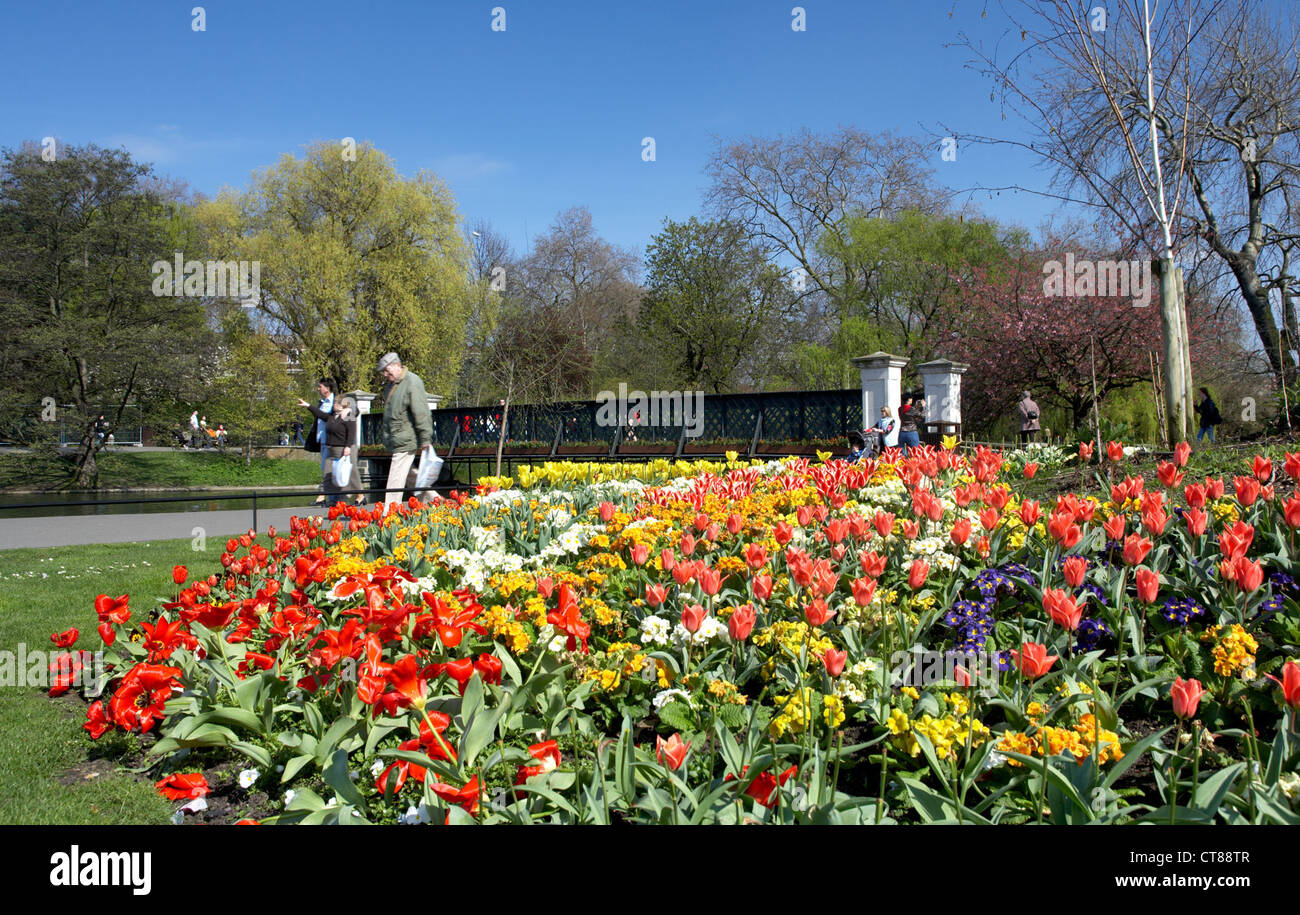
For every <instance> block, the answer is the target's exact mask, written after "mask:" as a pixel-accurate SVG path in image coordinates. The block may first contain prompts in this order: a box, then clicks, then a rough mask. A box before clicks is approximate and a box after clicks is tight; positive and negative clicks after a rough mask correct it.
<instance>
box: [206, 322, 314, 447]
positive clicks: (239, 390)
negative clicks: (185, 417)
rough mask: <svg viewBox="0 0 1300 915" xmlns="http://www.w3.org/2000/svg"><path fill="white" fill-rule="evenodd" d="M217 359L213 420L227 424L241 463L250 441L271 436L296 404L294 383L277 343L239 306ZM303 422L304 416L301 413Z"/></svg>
mask: <svg viewBox="0 0 1300 915" xmlns="http://www.w3.org/2000/svg"><path fill="white" fill-rule="evenodd" d="M222 336H223V345H222V347H221V360H220V364H219V368H218V370H217V373H216V375H215V377H214V378H213V379H212V388H211V391H212V394H211V397H210V398H209V400H208V403H209V405H210V409H211V410H212V414H213V418H214V421H215V420H217V419H219V420H220V421H221V423H222V424H223V425H225V426H226V431H227V433H228V435H229V437H230V439H231V440H232V441H236V442H239V443H240V444H241V445H242V447H243V452H244V463H245V464H251V463H252V460H253V445H254V443H256V442H264V441H267V440H268V439H270V438H271V437H272V436H273V435H274V433H275V432H276V430H277V429H279V428H280V427H281V426H283V425H284V423H285V418H286V417H287V416H290V415H292V414H293V413H294V411H296V410H297V409H298V408H297V407H296V406H295V403H294V397H295V392H294V384H293V381H292V379H290V377H289V373H288V370H287V369H286V367H285V361H284V356H283V354H282V353H281V352H280V349H279V347H277V346H276V345H275V343H274V342H273V341H272V340H271V339H270V338H269V337H268V336H267V335H266V334H263V333H259V332H257V331H256V330H254V329H253V327H252V325H251V322H250V321H249V319H248V316H247V314H246V313H244V311H243V309H239V310H238V311H233V312H232V313H231V314H230V315H229V316H228V317H227V318H226V320H225V327H224V333H223V335H222ZM303 419H304V422H303V424H304V426H305V425H306V424H307V421H308V418H307V417H304V418H303Z"/></svg>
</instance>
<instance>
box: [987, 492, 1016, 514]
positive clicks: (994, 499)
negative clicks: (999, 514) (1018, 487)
mask: <svg viewBox="0 0 1300 915" xmlns="http://www.w3.org/2000/svg"><path fill="white" fill-rule="evenodd" d="M984 501H985V502H987V503H988V504H989V505H990V506H992V507H993V508H996V509H997V510H998V511H1002V509H1004V508H1006V507H1007V502H1009V501H1011V490H1009V489H1007V488H1006V487H1005V486H994V487H991V488H990V489H988V490H986V491H985V493H984Z"/></svg>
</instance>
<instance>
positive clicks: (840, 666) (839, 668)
mask: <svg viewBox="0 0 1300 915" xmlns="http://www.w3.org/2000/svg"><path fill="white" fill-rule="evenodd" d="M848 656H849V653H848V652H847V651H836V650H835V649H834V648H827V649H826V653H825V654H823V655H822V663H823V664H825V665H826V672H827V673H828V674H830V675H831V676H832V677H838V676H839V675H840V674H842V673H843V672H844V662H845V661H846V660H847V659H848Z"/></svg>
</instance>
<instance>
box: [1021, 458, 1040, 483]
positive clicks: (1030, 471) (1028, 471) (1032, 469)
mask: <svg viewBox="0 0 1300 915" xmlns="http://www.w3.org/2000/svg"><path fill="white" fill-rule="evenodd" d="M1022 473H1024V476H1025V479H1026V480H1032V479H1033V478H1034V474H1036V473H1038V465H1037V464H1035V463H1032V462H1031V463H1028V464H1026V465H1025V469H1024V470H1023V471H1022Z"/></svg>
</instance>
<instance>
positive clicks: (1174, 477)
mask: <svg viewBox="0 0 1300 915" xmlns="http://www.w3.org/2000/svg"><path fill="white" fill-rule="evenodd" d="M1156 476H1157V477H1159V478H1160V484H1161V485H1162V486H1165V487H1168V488H1170V489H1172V488H1173V487H1175V486H1179V485H1181V484H1182V482H1183V474H1182V473H1181V472H1179V470H1178V465H1176V464H1171V463H1169V462H1168V461H1161V462H1160V463H1159V464H1157V465H1156Z"/></svg>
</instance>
